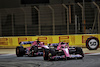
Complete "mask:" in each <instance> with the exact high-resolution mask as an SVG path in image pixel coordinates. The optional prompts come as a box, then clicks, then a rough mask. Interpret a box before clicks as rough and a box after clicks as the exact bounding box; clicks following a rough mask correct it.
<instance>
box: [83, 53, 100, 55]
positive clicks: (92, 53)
mask: <svg viewBox="0 0 100 67" xmlns="http://www.w3.org/2000/svg"><path fill="white" fill-rule="evenodd" d="M85 55H100V53H90V54H85Z"/></svg>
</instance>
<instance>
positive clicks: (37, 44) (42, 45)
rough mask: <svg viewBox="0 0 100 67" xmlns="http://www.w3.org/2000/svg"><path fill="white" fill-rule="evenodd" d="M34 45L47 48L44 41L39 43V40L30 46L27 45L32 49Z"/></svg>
mask: <svg viewBox="0 0 100 67" xmlns="http://www.w3.org/2000/svg"><path fill="white" fill-rule="evenodd" d="M32 46H38V47H44V48H45V45H44V43H43V42H39V43H37V41H34V42H33V43H32V45H31V46H30V47H27V49H28V50H30V49H31V47H32Z"/></svg>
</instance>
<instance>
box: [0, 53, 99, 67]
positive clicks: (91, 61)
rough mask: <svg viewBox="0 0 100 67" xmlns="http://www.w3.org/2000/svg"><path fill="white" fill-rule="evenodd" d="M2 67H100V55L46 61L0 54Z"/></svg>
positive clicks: (40, 57) (0, 66)
mask: <svg viewBox="0 0 100 67" xmlns="http://www.w3.org/2000/svg"><path fill="white" fill-rule="evenodd" d="M0 67H100V54H99V53H98V54H85V57H84V58H83V59H70V60H59V61H44V60H43V57H42V56H37V57H27V56H24V57H16V55H15V54H0Z"/></svg>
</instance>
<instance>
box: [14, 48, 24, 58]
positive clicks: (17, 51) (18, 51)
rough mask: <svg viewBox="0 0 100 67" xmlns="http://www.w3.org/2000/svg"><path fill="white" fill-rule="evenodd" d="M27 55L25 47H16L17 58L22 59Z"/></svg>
mask: <svg viewBox="0 0 100 67" xmlns="http://www.w3.org/2000/svg"><path fill="white" fill-rule="evenodd" d="M24 54H25V50H24V48H23V47H20V46H18V47H16V56H17V57H22V56H23V55H24Z"/></svg>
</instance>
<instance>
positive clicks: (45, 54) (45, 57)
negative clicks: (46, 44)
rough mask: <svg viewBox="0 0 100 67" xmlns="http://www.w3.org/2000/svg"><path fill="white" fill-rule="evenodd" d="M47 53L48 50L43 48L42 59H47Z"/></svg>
mask: <svg viewBox="0 0 100 67" xmlns="http://www.w3.org/2000/svg"><path fill="white" fill-rule="evenodd" d="M48 53H49V51H48V50H47V49H43V58H44V60H48Z"/></svg>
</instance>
